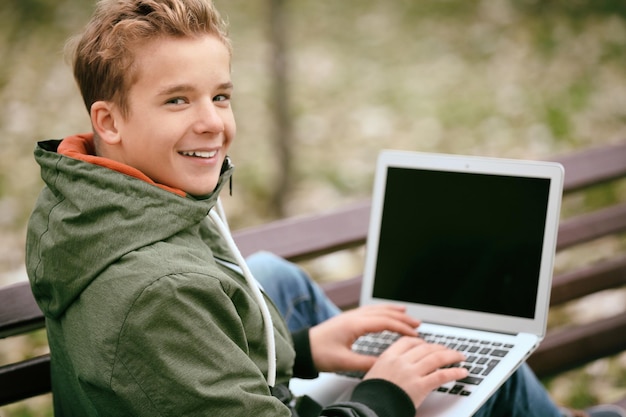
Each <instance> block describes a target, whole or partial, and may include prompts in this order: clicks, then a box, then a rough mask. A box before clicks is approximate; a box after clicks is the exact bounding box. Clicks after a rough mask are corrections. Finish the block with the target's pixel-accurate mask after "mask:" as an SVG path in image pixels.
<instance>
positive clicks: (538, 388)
mask: <svg viewBox="0 0 626 417" xmlns="http://www.w3.org/2000/svg"><path fill="white" fill-rule="evenodd" d="M247 261H248V265H249V267H250V270H251V271H252V274H253V275H254V276H255V278H256V279H257V280H258V281H259V283H260V284H261V286H262V287H263V289H264V291H265V293H266V294H267V295H268V296H269V297H270V298H271V299H272V301H274V304H276V306H277V307H278V309H279V310H280V312H281V313H282V314H283V317H284V318H285V321H286V322H287V326H288V327H289V330H291V331H292V332H294V331H297V330H300V329H302V328H305V327H311V326H314V325H316V324H318V323H321V322H322V321H324V320H326V319H328V318H330V317H332V316H334V315H336V314H339V313H340V310H339V309H338V308H337V307H336V306H335V305H334V304H333V303H332V302H331V301H330V300H329V299H328V298H327V297H326V295H325V294H324V292H323V291H322V290H321V288H320V287H319V286H318V285H317V284H315V283H314V282H313V281H312V280H311V279H310V278H309V276H308V275H307V274H306V273H305V272H304V271H303V270H302V269H300V268H299V267H298V266H296V265H294V264H292V263H290V262H288V261H285V260H284V259H282V258H279V257H277V256H275V255H272V254H270V253H268V252H259V253H256V254H254V255H252V256H251V257H249V258H248V260H247ZM475 416H476V417H487V416H489V417H561V413H560V412H559V410H558V408H557V407H556V405H554V403H553V402H552V400H551V399H550V398H549V397H548V393H547V392H546V390H545V389H544V387H543V386H542V385H541V383H540V382H539V381H538V380H537V378H536V377H535V375H534V373H533V372H532V370H531V369H530V368H529V367H528V366H527V365H526V364H523V365H522V366H521V367H520V368H519V369H518V370H517V372H515V373H514V374H513V375H512V376H511V377H510V378H509V379H508V380H507V381H506V382H505V383H504V384H503V385H502V386H501V387H500V389H498V391H496V393H495V394H494V395H493V396H492V397H491V398H490V399H489V400H487V402H486V403H485V404H484V405H483V406H482V407H481V408H480V409H479V410H478V412H477V413H476V414H475Z"/></svg>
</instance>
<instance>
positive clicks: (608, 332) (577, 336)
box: [528, 314, 626, 377]
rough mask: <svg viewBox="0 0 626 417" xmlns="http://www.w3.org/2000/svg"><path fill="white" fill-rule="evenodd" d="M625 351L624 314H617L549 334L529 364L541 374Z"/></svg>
mask: <svg viewBox="0 0 626 417" xmlns="http://www.w3.org/2000/svg"><path fill="white" fill-rule="evenodd" d="M624 350H626V314H620V315H617V316H613V317H609V318H607V319H603V320H597V321H594V322H591V323H588V324H584V325H580V326H576V327H572V328H568V329H565V330H560V331H557V332H552V333H550V334H548V335H547V336H546V338H545V339H544V340H543V342H542V343H541V345H539V348H538V349H537V350H536V351H535V352H534V353H533V354H532V355H531V356H530V358H528V364H529V365H530V366H531V368H533V370H534V371H535V372H536V373H537V375H538V376H540V377H544V376H549V375H553V374H556V373H560V372H564V371H567V370H570V369H574V368H576V367H577V366H579V365H584V364H585V363H588V362H590V361H592V360H595V359H600V358H603V357H606V356H610V355H615V354H617V353H620V352H622V351H624Z"/></svg>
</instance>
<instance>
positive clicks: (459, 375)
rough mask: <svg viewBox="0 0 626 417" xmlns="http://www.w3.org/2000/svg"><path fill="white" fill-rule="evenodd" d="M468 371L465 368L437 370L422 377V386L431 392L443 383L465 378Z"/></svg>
mask: <svg viewBox="0 0 626 417" xmlns="http://www.w3.org/2000/svg"><path fill="white" fill-rule="evenodd" d="M468 374H469V371H468V370H467V369H465V368H445V369H438V370H436V371H434V372H431V373H430V374H428V375H425V376H424V377H423V380H422V382H423V384H424V385H425V386H426V387H427V388H428V390H429V391H432V390H434V389H436V388H438V387H440V386H442V385H443V384H445V383H448V382H450V381H456V380H459V379H463V378H465V377H466V376H467V375H468Z"/></svg>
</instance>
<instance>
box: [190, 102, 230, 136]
mask: <svg viewBox="0 0 626 417" xmlns="http://www.w3.org/2000/svg"><path fill="white" fill-rule="evenodd" d="M224 126H225V125H224V118H223V117H222V114H221V112H220V109H219V108H218V107H217V106H216V105H215V103H214V102H213V100H207V102H206V103H203V104H202V105H200V106H198V111H197V115H196V123H195V124H194V130H195V132H196V133H198V134H202V133H221V132H223V131H224Z"/></svg>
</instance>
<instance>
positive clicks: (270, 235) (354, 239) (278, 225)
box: [233, 201, 370, 261]
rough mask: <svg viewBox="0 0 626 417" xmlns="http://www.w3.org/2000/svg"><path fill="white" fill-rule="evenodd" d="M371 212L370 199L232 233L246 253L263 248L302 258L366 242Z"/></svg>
mask: <svg viewBox="0 0 626 417" xmlns="http://www.w3.org/2000/svg"><path fill="white" fill-rule="evenodd" d="M369 215H370V203H369V201H367V202H362V203H357V204H354V205H352V206H349V207H347V208H343V209H339V210H337V211H333V212H332V213H321V214H316V215H312V216H301V217H294V218H289V219H284V220H277V221H274V222H272V223H270V224H267V225H264V226H257V227H252V228H248V229H244V230H241V231H238V232H235V233H234V234H233V235H234V238H235V241H236V242H237V245H238V246H239V250H240V251H241V253H242V254H243V255H244V256H247V255H250V254H251V253H253V252H255V251H257V250H259V249H260V248H261V249H263V250H267V251H270V252H273V253H275V254H277V255H279V256H282V257H283V258H286V259H289V260H291V261H299V260H303V259H309V258H314V257H316V256H320V255H324V254H327V253H331V252H335V251H337V250H341V249H345V248H349V247H352V246H355V245H356V244H359V243H362V242H364V241H365V236H366V234H367V228H368V223H369Z"/></svg>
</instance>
